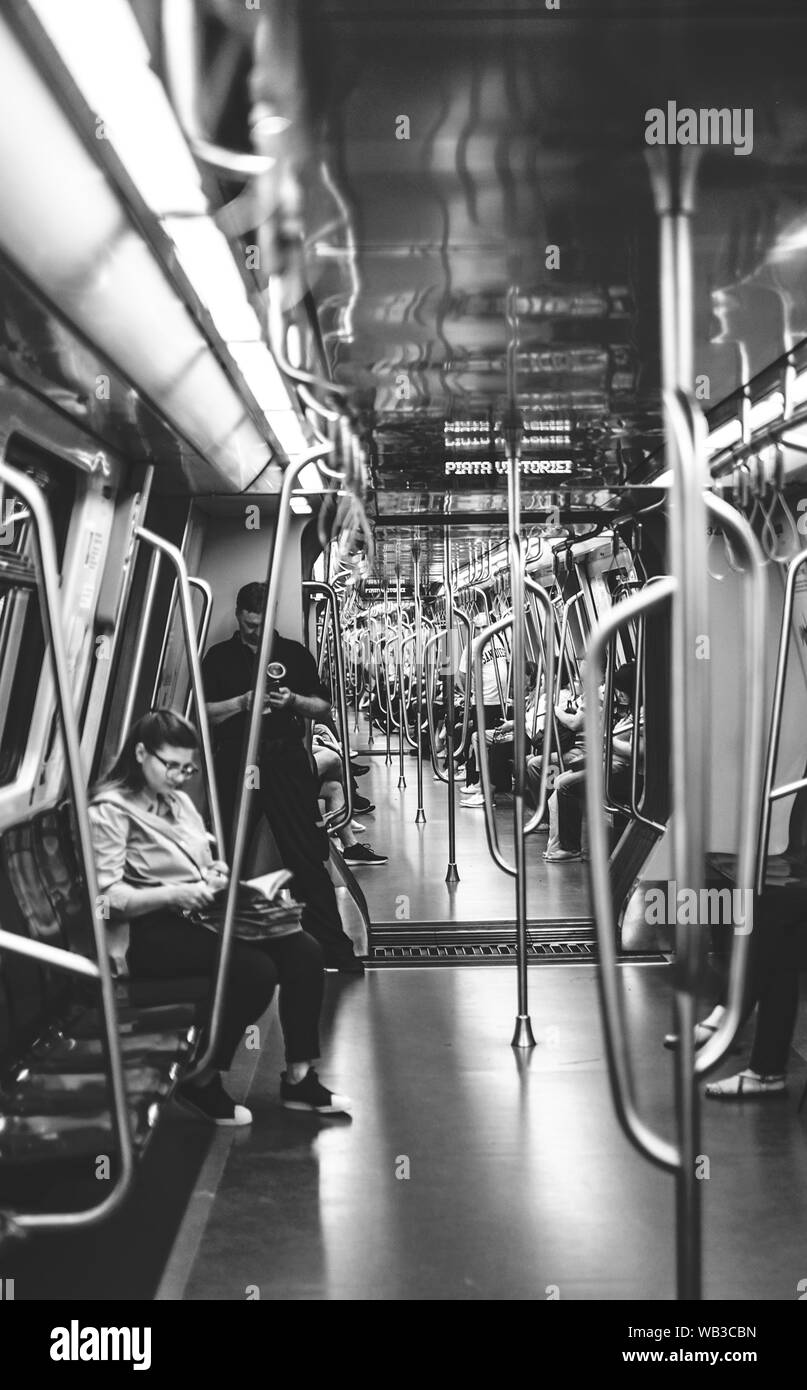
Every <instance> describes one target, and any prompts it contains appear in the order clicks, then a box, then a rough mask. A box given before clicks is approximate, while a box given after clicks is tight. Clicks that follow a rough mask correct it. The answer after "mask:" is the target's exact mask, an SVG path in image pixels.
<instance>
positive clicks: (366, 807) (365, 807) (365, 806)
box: [353, 796, 375, 816]
mask: <svg viewBox="0 0 807 1390" xmlns="http://www.w3.org/2000/svg"><path fill="white" fill-rule="evenodd" d="M353 810H354V811H358V812H359V814H360V815H362V816H369V814H370V812H371V811H374V810H375V803H374V802H372V801H371V800H370V799H369V797H367V796H354V798H353Z"/></svg>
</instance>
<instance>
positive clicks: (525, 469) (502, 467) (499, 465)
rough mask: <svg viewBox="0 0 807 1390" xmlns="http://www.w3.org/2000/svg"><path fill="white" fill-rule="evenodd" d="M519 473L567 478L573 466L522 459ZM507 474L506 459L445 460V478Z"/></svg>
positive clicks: (563, 461) (559, 461)
mask: <svg viewBox="0 0 807 1390" xmlns="http://www.w3.org/2000/svg"><path fill="white" fill-rule="evenodd" d="M520 471H521V472H522V473H533V474H534V473H553V474H555V475H557V474H563V475H565V476H566V477H568V476H569V475H570V474H571V473H573V472H574V464H573V463H572V460H571V459H522V460H521V469H520ZM509 472H510V464H509V462H508V460H507V459H495V460H494V461H493V462H491V460H490V459H447V460H446V464H445V475H446V477H447V478H448V477H454V478H481V477H493V476H495V475H502V476H506V475H507V474H508V473H509Z"/></svg>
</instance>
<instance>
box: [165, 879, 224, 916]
mask: <svg viewBox="0 0 807 1390" xmlns="http://www.w3.org/2000/svg"><path fill="white" fill-rule="evenodd" d="M214 897H215V894H214V892H213V889H212V888H211V887H210V886H209V885H208V884H207V883H178V884H177V885H176V887H174V888H172V890H171V907H176V908H178V909H179V911H180V912H193V911H194V910H195V909H196V908H197V907H209V906H210V904H211V903H212V901H213V899H214Z"/></svg>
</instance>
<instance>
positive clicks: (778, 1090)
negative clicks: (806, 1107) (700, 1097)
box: [706, 1070, 787, 1100]
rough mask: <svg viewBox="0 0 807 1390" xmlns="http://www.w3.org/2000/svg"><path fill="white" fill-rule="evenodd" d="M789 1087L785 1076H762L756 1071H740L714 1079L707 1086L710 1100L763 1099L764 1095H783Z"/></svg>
mask: <svg viewBox="0 0 807 1390" xmlns="http://www.w3.org/2000/svg"><path fill="white" fill-rule="evenodd" d="M786 1090H787V1087H786V1085H785V1078H784V1077H783V1076H761V1075H760V1074H759V1073H758V1072H755V1071H750V1070H746V1071H740V1072H737V1073H736V1075H735V1076H727V1077H726V1078H725V1080H724V1081H712V1082H710V1083H709V1085H708V1086H707V1087H706V1095H707V1096H708V1097H709V1098H710V1100H761V1099H762V1097H763V1096H783V1095H785V1093H786Z"/></svg>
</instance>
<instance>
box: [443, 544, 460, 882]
mask: <svg viewBox="0 0 807 1390" xmlns="http://www.w3.org/2000/svg"><path fill="white" fill-rule="evenodd" d="M443 568H444V570H445V588H446V660H445V666H444V676H443V690H444V692H445V710H446V758H447V759H448V761H447V763H446V772H447V773H448V776H447V778H446V782H447V786H448V868H447V869H446V883H459V880H460V876H459V871H458V869H457V825H456V818H457V808H456V805H455V801H454V680H455V671H454V665H455V662H454V586H453V581H452V576H451V531H450V529H449V527H448V526H446V527H444V528H443Z"/></svg>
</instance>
